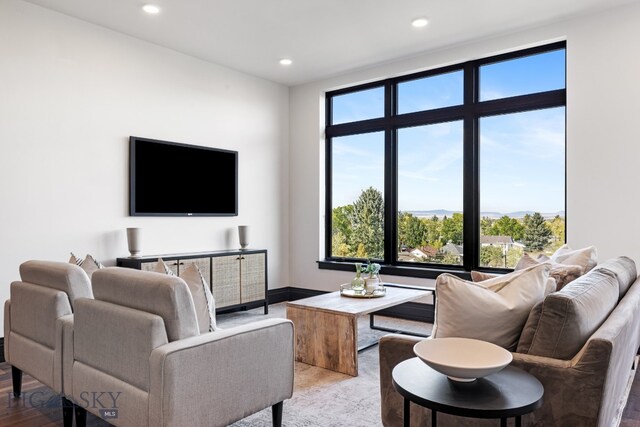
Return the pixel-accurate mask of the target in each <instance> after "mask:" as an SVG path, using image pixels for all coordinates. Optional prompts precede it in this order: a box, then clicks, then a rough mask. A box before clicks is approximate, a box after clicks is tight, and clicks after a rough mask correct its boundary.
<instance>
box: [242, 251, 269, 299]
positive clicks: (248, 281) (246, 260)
mask: <svg viewBox="0 0 640 427" xmlns="http://www.w3.org/2000/svg"><path fill="white" fill-rule="evenodd" d="M265 258H266V257H265V254H247V255H242V256H241V257H240V280H241V285H242V291H241V299H242V302H243V303H244V302H251V301H258V300H263V299H265V294H264V292H265V290H264V288H265V283H266V277H265V271H266V270H265V265H264V264H265Z"/></svg>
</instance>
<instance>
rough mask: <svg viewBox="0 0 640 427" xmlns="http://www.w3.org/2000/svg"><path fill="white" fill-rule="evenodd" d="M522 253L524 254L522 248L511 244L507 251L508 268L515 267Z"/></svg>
mask: <svg viewBox="0 0 640 427" xmlns="http://www.w3.org/2000/svg"><path fill="white" fill-rule="evenodd" d="M523 255H524V251H523V250H522V248H518V247H516V246H512V247H511V249H509V250H508V251H507V267H508V268H513V267H515V266H516V264H517V263H518V261H520V258H522V256H523Z"/></svg>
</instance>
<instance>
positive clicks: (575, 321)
mask: <svg viewBox="0 0 640 427" xmlns="http://www.w3.org/2000/svg"><path fill="white" fill-rule="evenodd" d="M617 302H618V281H617V279H616V277H615V275H614V274H613V273H612V272H610V271H608V270H594V271H591V272H589V273H588V274H585V275H584V276H582V277H580V278H578V279H576V280H574V281H573V282H571V283H569V284H568V285H567V286H565V287H564V288H562V289H561V290H560V291H558V292H554V293H552V294H550V295H547V297H546V298H545V299H544V301H542V302H540V303H538V304H537V305H536V306H535V307H534V308H533V310H531V313H529V318H528V319H527V323H526V324H525V327H524V329H523V330H522V334H521V336H520V341H519V342H518V348H517V350H516V351H517V352H518V353H526V354H532V355H536V356H544V357H551V358H554V359H571V358H572V357H573V356H575V354H576V353H577V352H578V351H580V349H581V348H582V346H583V345H584V344H585V342H586V341H587V339H589V337H590V336H591V335H592V334H593V333H594V332H595V330H596V329H598V327H599V326H600V325H601V324H602V323H603V322H604V321H605V320H606V319H607V317H608V316H609V313H611V311H612V310H613V309H614V307H615V306H616V304H617Z"/></svg>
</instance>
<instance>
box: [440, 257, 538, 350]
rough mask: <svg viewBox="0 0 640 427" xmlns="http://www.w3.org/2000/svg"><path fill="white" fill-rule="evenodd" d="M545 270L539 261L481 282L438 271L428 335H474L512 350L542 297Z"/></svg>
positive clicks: (467, 336)
mask: <svg viewBox="0 0 640 427" xmlns="http://www.w3.org/2000/svg"><path fill="white" fill-rule="evenodd" d="M549 269H550V266H549V265H546V264H542V265H538V266H534V267H531V268H528V269H525V270H520V271H515V272H513V273H509V274H505V275H503V276H500V277H496V278H494V279H490V280H486V281H484V282H481V283H474V282H469V281H466V280H462V279H460V278H458V277H456V276H453V275H450V274H441V275H440V276H438V278H437V279H436V296H437V298H436V314H435V322H434V325H433V335H432V336H433V337H434V338H443V337H463V338H474V339H479V340H483V341H489V342H492V343H494V344H496V345H499V346H501V347H504V348H506V349H509V350H515V347H516V345H517V343H518V337H519V336H520V331H521V330H522V327H523V326H524V323H525V321H526V320H527V316H528V315H529V312H530V311H531V308H532V307H533V306H534V305H535V304H536V303H537V302H538V301H542V299H543V298H544V292H545V287H546V285H547V279H548V276H549Z"/></svg>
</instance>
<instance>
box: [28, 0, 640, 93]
mask: <svg viewBox="0 0 640 427" xmlns="http://www.w3.org/2000/svg"><path fill="white" fill-rule="evenodd" d="M26 1H29V2H30V3H34V4H37V5H41V6H44V7H46V8H49V9H52V10H55V11H58V12H61V13H64V14H67V15H70V16H73V17H76V18H79V19H82V20H84V21H88V22H91V23H94V24H97V25H101V26H103V27H106V28H110V29H112V30H115V31H119V32H121V33H125V34H128V35H131V36H134V37H137V38H139V39H142V40H146V41H149V42H152V43H155V44H158V45H161V46H165V47H168V48H171V49H174V50H177V51H179V52H183V53H185V54H188V55H192V56H195V57H197V58H201V59H204V60H206V61H210V62H213V63H216V64H220V65H224V66H227V67H230V68H233V69H236V70H239V71H243V72H246V73H249V74H253V75H256V76H259V77H263V78H265V79H268V80H272V81H275V82H278V83H283V84H286V85H296V84H300V83H304V82H308V81H312V80H317V79H321V78H325V77H328V76H331V75H336V74H339V73H341V72H344V71H347V70H352V69H357V68H361V67H367V66H371V65H374V64H378V63H383V62H388V61H391V60H394V59H398V58H402V57H406V56H410V55H415V54H418V53H420V52H426V51H429V50H432V49H437V48H442V47H446V46H450V45H454V44H458V43H463V42H466V41H469V40H473V39H478V38H482V37H488V36H491V35H493V34H498V33H505V32H509V31H515V30H517V29H519V28H524V27H531V26H537V25H542V24H545V23H548V22H552V21H557V20H562V19H565V18H567V17H569V16H571V15H576V14H584V13H593V12H597V11H603V10H606V9H611V8H614V7H617V6H620V5H622V4H626V3H635V2H638V1H640V0H519V1H518V0H148V2H149V3H153V4H156V5H158V6H160V8H161V9H162V11H161V12H160V14H158V15H148V14H146V13H145V12H143V11H142V9H141V6H142V5H143V4H144V0H26ZM421 16H425V17H427V18H428V19H429V21H430V23H429V25H428V26H427V27H426V28H422V29H415V28H413V27H412V26H411V25H410V22H411V21H412V20H413V19H414V18H417V17H421ZM283 57H288V58H291V59H292V60H293V65H291V66H289V67H283V66H281V65H280V64H279V63H278V61H279V59H280V58H283Z"/></svg>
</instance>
